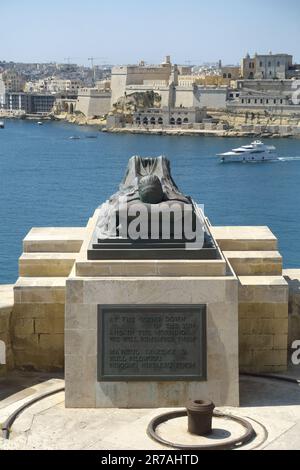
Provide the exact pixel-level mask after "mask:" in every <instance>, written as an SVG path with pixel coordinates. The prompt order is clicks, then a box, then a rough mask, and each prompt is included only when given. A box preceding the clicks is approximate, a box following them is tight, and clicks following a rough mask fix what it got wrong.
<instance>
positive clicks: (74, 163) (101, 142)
mask: <svg viewBox="0 0 300 470" xmlns="http://www.w3.org/2000/svg"><path fill="white" fill-rule="evenodd" d="M91 135H93V137H96V138H90V136H91ZM70 137H76V138H75V139H70ZM247 143H249V139H248V138H230V137H227V138H219V139H215V138H214V137H209V136H201V137H199V136H194V137H190V136H178V137H177V136H161V135H151V136H148V135H133V134H114V133H101V132H97V131H95V128H91V127H89V126H76V125H73V124H68V123H64V122H52V121H48V122H45V123H44V125H43V126H38V125H37V123H36V122H33V121H22V120H7V121H6V126H5V129H4V131H3V132H1V135H0V172H1V173H0V174H1V185H0V200H1V206H0V207H1V208H0V216H1V221H2V222H1V225H0V260H1V261H0V263H1V264H0V266H1V269H0V278H1V282H2V283H9V282H15V280H16V278H17V264H18V257H19V256H20V254H21V247H22V239H23V238H24V236H25V235H26V233H27V232H28V230H29V229H30V228H31V227H32V226H35V227H40V226H46V227H51V226H64V225H69V226H81V225H85V224H86V222H87V219H88V217H89V214H90V208H91V207H97V206H98V205H99V204H100V203H101V201H103V200H105V199H107V198H108V197H109V196H110V194H111V193H112V192H113V189H114V188H115V187H116V186H117V185H118V183H119V181H120V179H121V177H122V166H123V165H125V163H127V161H128V159H129V158H130V157H131V156H132V155H137V154H138V155H141V156H149V155H151V156H153V155H154V156H159V155H165V156H166V157H167V158H169V159H170V161H171V163H172V164H173V168H174V170H173V172H174V175H175V177H176V181H177V182H178V184H179V187H180V188H181V189H182V190H183V191H184V190H187V191H189V192H190V195H191V196H192V197H193V199H194V200H195V201H197V203H199V204H201V203H204V204H205V207H204V209H205V213H206V214H207V215H208V216H209V218H210V219H211V220H212V221H213V223H214V224H215V225H223V224H226V225H247V226H248V225H261V226H265V225H268V226H269V227H270V228H271V230H272V231H273V232H274V233H275V234H276V236H278V238H279V240H280V250H281V252H282V253H283V255H284V262H285V267H286V268H293V267H297V266H299V263H300V248H299V245H298V242H297V240H298V236H299V233H300V223H299V220H298V217H297V212H298V207H299V205H300V194H299V191H298V186H299V177H300V151H299V140H298V139H293V138H290V139H279V138H277V139H274V140H273V139H268V142H267V143H268V145H275V146H276V148H277V153H278V156H279V161H276V162H268V164H265V165H262V164H260V163H257V164H252V165H235V164H229V165H222V164H220V163H219V160H218V157H217V156H216V154H218V153H223V152H226V151H228V149H230V148H236V147H240V146H242V145H246V144H247ZM191 172H192V174H193V178H192V179H191ZM4 221H5V222H4Z"/></svg>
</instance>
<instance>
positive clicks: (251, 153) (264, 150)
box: [218, 140, 278, 163]
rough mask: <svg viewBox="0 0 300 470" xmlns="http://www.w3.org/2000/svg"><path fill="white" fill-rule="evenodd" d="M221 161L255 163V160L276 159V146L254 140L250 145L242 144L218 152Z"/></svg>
mask: <svg viewBox="0 0 300 470" xmlns="http://www.w3.org/2000/svg"><path fill="white" fill-rule="evenodd" d="M218 157H219V158H220V162H221V163H227V162H231V163H232V162H241V163H247V162H251V163H255V162H267V161H272V160H278V155H277V152H276V147H274V146H269V145H265V144H264V143H263V142H261V141H260V140H255V141H254V142H252V144H250V145H243V146H242V147H238V148H236V149H233V150H231V151H230V152H225V153H219V154H218Z"/></svg>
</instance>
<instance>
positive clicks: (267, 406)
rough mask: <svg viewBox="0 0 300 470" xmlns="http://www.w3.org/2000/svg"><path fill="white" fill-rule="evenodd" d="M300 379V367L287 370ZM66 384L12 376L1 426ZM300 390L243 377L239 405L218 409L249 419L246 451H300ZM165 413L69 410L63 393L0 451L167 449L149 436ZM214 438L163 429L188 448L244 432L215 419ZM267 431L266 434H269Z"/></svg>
mask: <svg viewBox="0 0 300 470" xmlns="http://www.w3.org/2000/svg"><path fill="white" fill-rule="evenodd" d="M289 375H290V376H294V377H297V378H300V368H294V369H293V370H291V371H289ZM63 386H64V381H63V378H62V377H61V376H55V377H54V376H53V375H52V376H49V375H47V374H29V373H24V374H12V375H10V376H9V378H6V379H1V380H0V423H3V422H4V421H5V419H6V418H7V417H8V416H9V415H10V414H11V413H12V412H13V411H14V410H15V409H16V408H18V407H19V406H21V405H22V404H23V403H25V402H26V401H28V400H31V399H32V398H33V397H34V396H37V395H38V394H41V393H45V392H48V391H51V390H55V389H57V388H59V387H63ZM299 387H300V386H299V385H295V384H290V383H285V382H279V381H273V380H269V379H263V378H252V377H242V378H241V407H240V408H226V409H224V408H220V410H221V411H226V412H229V413H232V414H235V415H237V416H241V417H247V418H248V419H249V420H250V422H251V424H252V425H253V426H254V428H255V430H256V433H257V438H256V439H255V440H254V441H253V442H252V443H251V444H250V445H248V446H247V447H246V448H256V447H257V448H261V449H262V448H263V449H282V450H283V449H300V388H299ZM164 411H166V410H162V409H155V410H128V409H104V410H87V409H83V410H75V409H65V407H64V393H63V392H60V393H58V394H55V395H53V396H51V397H49V398H46V399H44V400H42V401H40V402H38V403H36V404H35V405H33V406H31V407H30V408H28V409H27V410H26V411H24V412H23V413H22V414H21V415H20V416H19V417H18V418H17V420H16V421H15V423H14V425H13V430H12V434H11V438H10V440H9V441H5V440H3V439H2V438H1V437H0V450H1V449H99V450H103V449H105V450H116V449H122V450H123V449H147V450H148V449H153V450H159V449H163V448H164V447H163V446H160V445H159V444H158V443H155V442H154V441H152V440H151V439H150V438H149V437H148V436H147V434H146V428H147V425H148V423H149V421H150V420H151V419H152V418H153V417H154V416H157V415H158V414H161V413H162V412H164ZM213 427H214V428H215V431H214V435H213V436H211V438H210V439H208V438H207V439H200V438H195V437H191V436H189V435H187V433H186V432H185V429H186V419H184V418H180V419H178V420H176V421H173V422H169V423H167V424H165V425H162V426H161V427H160V428H159V433H160V435H161V436H162V437H164V438H166V439H168V440H172V441H177V442H181V443H184V444H193V445H195V444H197V443H201V444H203V443H207V442H216V441H217V440H226V439H228V438H229V437H235V436H237V435H238V434H239V433H240V432H241V428H239V426H238V425H236V424H232V423H229V422H228V421H227V420H226V421H225V420H222V419H215V420H214V422H213ZM265 430H266V431H267V435H266V433H265Z"/></svg>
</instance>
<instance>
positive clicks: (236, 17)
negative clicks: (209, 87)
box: [0, 0, 300, 64]
mask: <svg viewBox="0 0 300 470" xmlns="http://www.w3.org/2000/svg"><path fill="white" fill-rule="evenodd" d="M299 24H300V2H299V0H285V1H283V0H248V1H247V2H246V1H245V0H212V1H208V0H205V1H202V0H105V1H101V0H80V1H79V0H72V1H71V0H48V1H44V0H0V60H7V61H8V60H13V61H23V62H26V61H27V62H50V61H57V62H63V61H64V59H65V58H66V57H72V59H71V61H72V62H77V63H79V64H83V63H88V61H87V58H88V57H91V56H95V57H97V58H98V59H96V60H95V63H99V64H101V63H115V64H125V63H135V62H137V61H139V60H140V59H144V60H145V61H146V62H148V63H155V62H160V61H161V59H162V58H163V57H164V56H165V55H166V54H170V55H171V57H172V60H173V62H175V63H182V64H184V63H186V62H187V61H191V62H192V63H196V64H197V63H202V62H207V61H209V62H212V61H217V60H218V59H222V60H223V63H237V62H239V61H240V59H241V57H242V56H244V55H245V54H246V52H247V51H249V52H250V53H254V52H255V51H257V52H260V53H266V52H269V51H272V52H274V53H275V52H289V53H292V54H293V55H294V57H295V60H296V61H297V62H300V50H299V49H300V26H299Z"/></svg>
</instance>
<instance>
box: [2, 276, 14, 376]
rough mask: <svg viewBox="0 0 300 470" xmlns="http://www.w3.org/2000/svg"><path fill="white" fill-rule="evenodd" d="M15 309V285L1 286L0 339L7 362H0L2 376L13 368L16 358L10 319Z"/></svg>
mask: <svg viewBox="0 0 300 470" xmlns="http://www.w3.org/2000/svg"><path fill="white" fill-rule="evenodd" d="M12 310H13V286H12V285H2V286H0V341H3V342H4V344H5V350H6V364H5V365H4V364H2V365H1V364H0V377H1V376H3V375H6V373H7V372H8V371H9V370H10V369H12V368H13V366H14V360H13V354H12V347H11V338H10V321H11V313H12Z"/></svg>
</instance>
